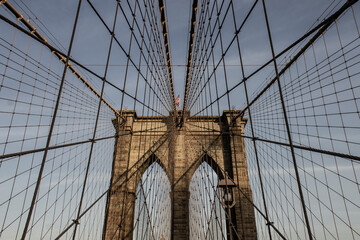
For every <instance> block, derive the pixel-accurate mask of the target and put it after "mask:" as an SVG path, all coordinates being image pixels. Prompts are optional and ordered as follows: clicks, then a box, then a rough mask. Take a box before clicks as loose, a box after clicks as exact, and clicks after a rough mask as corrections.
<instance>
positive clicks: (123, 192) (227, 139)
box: [103, 110, 257, 240]
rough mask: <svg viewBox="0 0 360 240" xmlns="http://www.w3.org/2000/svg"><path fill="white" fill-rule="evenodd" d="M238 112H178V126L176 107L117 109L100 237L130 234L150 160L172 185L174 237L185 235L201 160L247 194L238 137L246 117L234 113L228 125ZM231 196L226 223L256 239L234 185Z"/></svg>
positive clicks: (249, 210) (245, 202)
mask: <svg viewBox="0 0 360 240" xmlns="http://www.w3.org/2000/svg"><path fill="white" fill-rule="evenodd" d="M239 112H240V111H236V110H233V111H224V112H223V115H222V116H199V117H191V116H189V115H190V114H189V112H184V114H183V115H184V118H183V119H184V120H183V123H182V124H178V126H174V123H175V122H178V123H179V120H178V119H177V120H175V121H174V119H176V118H177V117H176V116H180V115H182V112H181V111H177V112H176V113H175V112H170V115H169V116H166V117H148V116H137V114H136V112H135V111H123V112H122V114H121V116H122V117H119V118H118V119H114V120H113V123H114V126H115V128H116V131H117V134H118V137H117V139H116V143H115V151H114V161H113V170H112V177H111V179H112V180H111V181H112V182H113V183H114V186H115V187H114V188H113V190H112V191H111V192H109V194H108V197H107V206H106V214H105V224H104V232H103V239H106V240H107V239H112V237H113V235H116V237H115V239H133V237H132V229H133V224H134V212H135V210H134V208H135V207H134V206H135V204H134V203H135V199H136V196H135V195H136V188H137V186H138V183H139V181H140V178H141V176H142V174H143V173H144V171H145V170H146V169H147V167H148V166H150V165H151V163H153V162H154V161H157V162H158V163H159V164H160V165H161V166H162V167H163V169H164V171H165V172H166V174H167V175H168V177H169V181H170V184H171V185H172V191H171V201H172V203H171V205H172V217H171V218H172V223H171V228H172V229H171V233H172V239H174V240H178V239H189V211H188V209H189V183H190V180H191V177H192V175H193V173H194V172H195V170H196V169H197V168H198V166H199V165H200V164H201V163H202V162H203V161H207V162H208V163H209V165H210V166H212V167H213V169H214V170H215V172H217V173H218V176H219V178H223V174H222V173H221V171H219V169H224V170H225V171H227V173H228V174H229V176H230V177H231V178H232V179H234V181H235V182H236V183H239V187H240V189H241V191H242V192H243V193H245V194H246V195H247V197H248V198H249V199H252V192H251V189H250V184H249V179H248V172H247V162H246V153H245V145H244V140H243V138H241V136H240V135H241V134H242V132H243V129H244V127H245V124H246V120H247V119H244V118H237V119H236V120H235V121H233V124H230V122H231V121H232V116H236V115H237V114H239ZM180 126H181V127H180ZM221 132H222V133H223V134H221ZM154 156H156V157H154ZM132 166H133V167H132ZM131 167H132V168H131ZM128 168H129V170H128V171H126V169H128ZM116 186H118V187H116ZM234 197H235V200H236V202H237V204H236V205H235V207H234V208H232V214H231V216H232V220H231V222H232V224H233V225H234V226H235V228H236V230H237V233H238V234H239V236H242V239H257V234H256V225H255V216H254V208H253V206H252V205H251V203H250V202H249V201H248V200H246V199H245V197H244V196H243V195H242V194H240V193H239V191H238V189H235V190H234ZM122 216H126V217H122ZM228 221H229V220H228ZM119 225H120V226H119ZM120 227H121V230H120V231H119V229H120ZM233 236H235V237H234V239H237V238H236V235H235V234H233Z"/></svg>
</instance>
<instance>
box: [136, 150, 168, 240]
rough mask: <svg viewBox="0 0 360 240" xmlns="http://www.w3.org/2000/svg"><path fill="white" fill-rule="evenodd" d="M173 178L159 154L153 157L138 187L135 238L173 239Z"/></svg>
mask: <svg viewBox="0 0 360 240" xmlns="http://www.w3.org/2000/svg"><path fill="white" fill-rule="evenodd" d="M170 191H171V186H170V181H169V179H168V176H167V174H166V172H165V171H164V169H163V166H162V165H161V162H160V161H159V160H158V159H157V158H156V156H151V157H150V162H149V167H148V168H147V169H146V170H145V171H144V173H143V175H142V177H141V179H140V181H139V183H138V185H137V189H136V200H135V215H134V226H133V229H134V231H133V234H132V236H133V238H132V239H134V240H135V239H146V240H147V239H151V240H152V239H161V238H165V239H170V231H171V225H170V224H171V198H170Z"/></svg>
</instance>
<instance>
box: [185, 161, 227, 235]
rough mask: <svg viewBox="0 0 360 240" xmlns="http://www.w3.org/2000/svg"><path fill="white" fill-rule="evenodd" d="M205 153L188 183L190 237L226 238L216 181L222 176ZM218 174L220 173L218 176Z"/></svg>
mask: <svg viewBox="0 0 360 240" xmlns="http://www.w3.org/2000/svg"><path fill="white" fill-rule="evenodd" d="M211 161H213V160H212V158H211V157H209V156H207V155H205V156H204V157H203V161H202V162H201V164H200V165H199V166H198V168H197V169H196V170H195V172H194V174H193V175H192V178H191V181H190V184H189V192H190V197H189V237H190V239H227V227H226V215H225V209H224V207H223V205H222V204H221V202H220V196H221V193H220V189H218V187H217V185H218V181H219V179H221V178H222V173H221V171H216V172H215V169H217V168H219V166H218V165H217V164H212V165H210V164H209V162H211ZM218 175H221V176H220V177H219V176H218Z"/></svg>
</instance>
